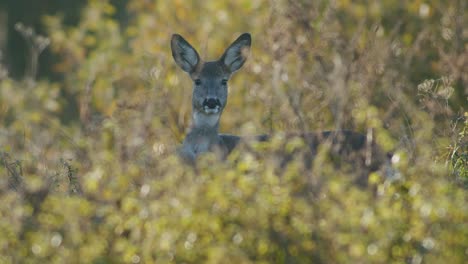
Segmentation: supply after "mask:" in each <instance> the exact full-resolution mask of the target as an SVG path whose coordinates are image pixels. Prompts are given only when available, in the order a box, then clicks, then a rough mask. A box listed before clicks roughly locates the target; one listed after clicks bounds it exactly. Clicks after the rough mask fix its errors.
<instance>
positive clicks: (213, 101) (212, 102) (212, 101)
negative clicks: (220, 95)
mask: <svg viewBox="0 0 468 264" xmlns="http://www.w3.org/2000/svg"><path fill="white" fill-rule="evenodd" d="M220 106H221V102H220V101H219V99H217V98H206V99H205V100H204V101H203V107H205V108H206V107H207V108H209V109H215V108H217V107H220Z"/></svg>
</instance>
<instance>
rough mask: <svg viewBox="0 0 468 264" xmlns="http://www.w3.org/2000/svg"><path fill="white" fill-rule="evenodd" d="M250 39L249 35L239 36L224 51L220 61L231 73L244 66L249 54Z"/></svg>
mask: <svg viewBox="0 0 468 264" xmlns="http://www.w3.org/2000/svg"><path fill="white" fill-rule="evenodd" d="M251 43H252V38H251V37H250V34H249V33H244V34H242V35H240V37H238V38H237V39H236V40H235V41H234V42H233V43H232V44H231V46H229V48H227V49H226V51H225V52H224V54H223V56H222V57H221V59H220V61H221V62H222V63H223V64H224V65H225V66H226V67H227V68H228V69H229V71H230V72H231V73H233V72H235V71H237V70H238V69H240V67H242V65H244V62H245V61H246V60H247V57H248V56H249V53H250V45H251Z"/></svg>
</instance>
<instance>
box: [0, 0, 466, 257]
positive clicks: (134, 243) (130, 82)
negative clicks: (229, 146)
mask: <svg viewBox="0 0 468 264" xmlns="http://www.w3.org/2000/svg"><path fill="white" fill-rule="evenodd" d="M431 2H432V3H431V4H427V3H422V2H420V1H415V2H414V3H406V4H402V3H394V1H376V2H375V3H373V4H370V5H368V4H364V3H360V2H353V3H351V2H349V1H318V2H310V1H288V0H275V1H269V2H262V1H244V0H241V1H237V2H235V3H234V2H233V3H228V2H226V3H222V2H219V3H218V2H217V3H215V2H206V3H204V2H201V1H198V2H197V1H195V2H193V3H191V4H187V3H182V2H181V1H164V3H159V1H142V0H132V1H128V4H127V6H126V9H125V10H123V11H125V14H126V19H122V18H121V16H116V15H115V14H116V11H118V12H123V11H122V10H116V9H115V7H114V6H113V5H111V1H93V0H90V1H88V4H87V5H86V7H85V8H84V9H83V10H82V15H81V17H82V18H81V20H80V22H79V23H78V24H77V25H74V26H64V25H63V24H62V23H61V18H60V16H49V17H45V18H44V23H45V25H47V28H48V34H47V37H44V36H39V35H37V34H36V33H34V31H32V30H27V28H25V27H26V26H24V25H21V26H17V30H19V31H20V32H22V35H23V36H24V37H25V38H27V40H25V41H27V43H29V44H30V45H31V50H35V52H36V53H34V54H36V55H31V62H30V64H31V66H30V69H31V71H29V72H28V75H26V76H25V78H24V79H22V80H14V79H11V78H10V77H8V74H7V72H6V70H5V68H4V66H2V67H1V68H0V122H1V126H0V165H1V166H0V199H1V201H2V203H1V204H0V216H1V218H0V234H2V235H1V236H0V263H74V262H76V263H153V262H158V263H166V262H176V263H257V262H258V263H361V262H364V263H441V262H444V263H463V261H464V260H465V259H466V258H467V254H468V203H467V198H468V194H467V191H466V186H467V184H468V175H467V166H468V165H467V163H468V156H467V153H468V151H467V136H466V133H467V129H468V121H467V112H466V111H467V110H466V102H467V92H466V87H467V83H468V76H467V73H466V71H463V69H465V68H466V61H467V54H468V53H467V52H466V48H467V47H466V44H464V43H465V40H466V32H465V31H466V29H465V28H464V27H463V26H464V25H466V23H465V22H466V16H467V15H466V12H464V11H463V10H464V9H465V8H466V7H465V5H466V4H464V1H455V0H454V1H448V2H447V1H431ZM119 17H120V18H119ZM245 31H248V32H251V34H252V37H253V44H252V52H251V57H250V58H249V60H248V62H247V63H246V65H245V67H244V69H243V70H241V71H240V72H238V73H236V75H235V77H234V78H233V79H232V80H231V83H230V87H229V89H230V90H229V99H228V105H227V108H226V110H225V112H224V114H223V117H222V118H221V131H222V132H227V133H232V134H238V135H246V136H249V135H256V134H263V133H268V134H271V135H273V140H271V141H270V142H268V143H259V144H256V143H253V144H251V145H247V146H242V147H240V148H238V149H236V150H235V151H234V152H233V153H232V154H231V155H230V156H229V157H228V158H227V160H225V161H219V160H217V159H216V157H214V156H213V155H206V156H203V157H202V158H201V159H200V160H199V162H198V163H197V167H196V168H194V167H191V166H188V165H185V164H183V163H182V162H181V161H180V160H179V159H178V158H177V156H176V155H174V150H175V149H176V147H177V146H178V144H180V142H181V141H182V138H183V137H184V134H185V133H186V129H187V128H188V126H189V120H190V111H191V105H190V95H191V90H190V89H191V88H190V87H191V84H190V81H189V80H188V78H185V75H184V74H183V73H182V72H180V71H179V70H178V69H177V68H176V66H175V63H174V62H173V61H172V58H171V54H170V46H169V40H170V37H171V34H172V33H176V32H177V33H181V34H182V35H184V36H187V38H188V39H189V40H190V42H191V43H192V44H194V45H195V46H197V48H198V50H202V51H204V53H203V52H202V54H201V56H202V57H206V58H216V57H217V56H219V55H220V53H221V52H222V50H223V49H224V47H225V46H226V45H227V44H228V43H230V41H232V39H234V37H235V36H237V35H238V34H239V33H240V32H245ZM49 44H50V46H49V47H48V48H50V49H51V50H52V51H53V52H54V53H56V54H57V56H58V57H59V58H60V60H59V61H57V62H56V63H55V65H54V69H55V70H56V71H57V72H58V73H62V76H63V80H60V81H51V80H47V79H41V80H37V79H36V78H35V71H36V70H35V69H36V68H37V66H38V67H40V65H36V66H35V63H36V62H37V61H35V60H37V57H38V56H40V51H42V50H43V49H44V48H45V46H47V45H49ZM205 53H206V54H205ZM333 129H351V130H355V131H359V132H362V133H364V134H365V133H367V131H369V129H371V130H372V131H374V135H375V140H376V142H377V143H378V144H379V146H380V147H381V148H382V149H383V150H384V151H388V152H392V153H393V154H394V155H393V157H392V160H391V161H392V164H393V166H394V168H395V169H396V170H397V171H398V173H399V176H400V177H398V179H392V180H389V179H386V178H385V176H384V174H383V173H382V172H380V171H376V172H371V173H370V174H369V175H368V177H367V183H366V186H357V185H356V184H355V183H354V182H353V179H355V177H356V175H358V174H359V173H360V171H361V168H359V167H356V166H353V164H348V163H346V164H344V165H343V166H338V167H337V166H336V160H334V157H333V156H330V155H329V154H328V153H329V152H328V149H327V147H326V146H325V147H323V148H321V149H320V151H319V153H318V154H317V156H315V157H314V159H313V162H312V163H313V164H312V167H311V168H309V167H308V166H306V164H304V162H303V157H304V155H307V150H306V149H305V148H304V146H303V145H304V144H303V142H301V141H300V140H299V139H295V140H289V139H288V140H287V139H286V138H285V137H283V136H282V135H283V133H284V132H303V131H322V130H333ZM291 153H293V154H294V155H293V156H292V158H290V160H288V162H287V163H284V164H282V165H284V166H281V165H280V163H281V162H280V161H281V160H282V159H284V155H288V154H291Z"/></svg>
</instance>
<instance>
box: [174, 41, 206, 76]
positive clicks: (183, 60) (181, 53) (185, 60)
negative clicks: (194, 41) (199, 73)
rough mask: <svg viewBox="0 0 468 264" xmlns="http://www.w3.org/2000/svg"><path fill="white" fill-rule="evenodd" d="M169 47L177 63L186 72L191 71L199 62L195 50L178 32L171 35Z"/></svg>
mask: <svg viewBox="0 0 468 264" xmlns="http://www.w3.org/2000/svg"><path fill="white" fill-rule="evenodd" d="M171 49H172V57H173V58H174V60H175V62H176V63H177V65H179V67H180V68H182V70H184V71H186V72H188V73H192V72H193V71H194V70H195V68H196V67H197V65H198V63H200V56H198V53H197V51H196V50H195V49H194V48H193V47H192V45H190V44H189V43H188V42H187V41H186V40H185V39H184V38H183V37H182V36H181V35H179V34H174V35H172V38H171Z"/></svg>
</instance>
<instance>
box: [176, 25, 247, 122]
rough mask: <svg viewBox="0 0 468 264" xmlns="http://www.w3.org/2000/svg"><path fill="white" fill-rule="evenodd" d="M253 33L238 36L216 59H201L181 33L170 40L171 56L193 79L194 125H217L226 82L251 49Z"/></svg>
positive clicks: (223, 100)
mask: <svg viewBox="0 0 468 264" xmlns="http://www.w3.org/2000/svg"><path fill="white" fill-rule="evenodd" d="M250 44H251V38H250V34H248V33H244V34H242V35H241V36H240V37H239V38H237V39H236V40H235V41H234V42H233V43H232V44H231V45H230V46H229V47H228V48H227V49H226V51H225V52H224V54H223V55H222V56H221V58H220V59H218V60H216V61H209V62H202V61H201V60H200V56H199V55H198V52H197V51H196V50H195V49H194V48H193V47H192V46H191V45H190V44H189V43H188V42H187V41H186V40H185V39H184V38H182V36H180V35H177V34H175V35H173V36H172V40H171V48H172V56H173V57H174V60H175V62H176V63H177V65H179V66H180V67H181V68H182V70H184V71H185V72H187V73H188V74H189V75H190V78H191V79H192V81H193V95H192V110H193V118H194V122H195V124H194V125H195V126H208V127H214V126H217V125H218V122H219V117H220V116H221V113H222V112H223V110H224V107H225V106H226V103H227V95H228V91H227V83H228V80H229V79H230V77H231V75H232V74H233V73H234V72H235V71H237V70H238V69H240V68H241V67H242V65H243V64H244V62H245V60H246V59H247V57H248V54H249V51H250Z"/></svg>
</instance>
